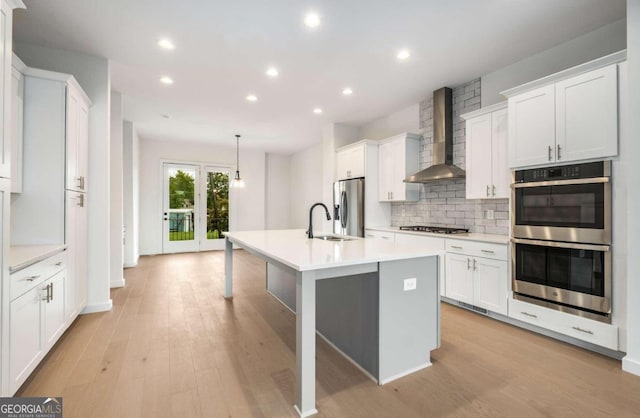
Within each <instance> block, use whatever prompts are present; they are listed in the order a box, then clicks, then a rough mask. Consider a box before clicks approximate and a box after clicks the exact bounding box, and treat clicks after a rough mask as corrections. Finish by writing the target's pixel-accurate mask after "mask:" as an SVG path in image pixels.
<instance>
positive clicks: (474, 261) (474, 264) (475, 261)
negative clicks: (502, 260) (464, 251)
mask: <svg viewBox="0 0 640 418" xmlns="http://www.w3.org/2000/svg"><path fill="white" fill-rule="evenodd" d="M473 269H474V270H478V261H477V260H476V259H475V258H474V259H473Z"/></svg>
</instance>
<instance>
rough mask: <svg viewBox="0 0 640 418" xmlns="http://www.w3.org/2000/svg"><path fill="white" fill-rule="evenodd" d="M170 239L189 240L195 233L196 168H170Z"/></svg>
mask: <svg viewBox="0 0 640 418" xmlns="http://www.w3.org/2000/svg"><path fill="white" fill-rule="evenodd" d="M168 171H169V241H188V240H193V239H194V234H195V217H194V215H195V213H194V211H195V178H196V173H195V170H194V169H190V168H186V167H180V168H177V167H170V168H169V170H168Z"/></svg>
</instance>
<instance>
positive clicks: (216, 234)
mask: <svg viewBox="0 0 640 418" xmlns="http://www.w3.org/2000/svg"><path fill="white" fill-rule="evenodd" d="M228 230H229V174H228V173H221V172H215V171H208V172H207V239H221V238H224V232H225V231H228Z"/></svg>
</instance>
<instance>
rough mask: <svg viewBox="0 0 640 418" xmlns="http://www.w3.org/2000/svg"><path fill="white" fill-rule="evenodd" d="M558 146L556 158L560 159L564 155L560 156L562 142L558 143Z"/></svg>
mask: <svg viewBox="0 0 640 418" xmlns="http://www.w3.org/2000/svg"><path fill="white" fill-rule="evenodd" d="M557 148H558V149H557V150H556V159H558V160H559V159H560V158H562V157H561V156H560V144H558V145H557Z"/></svg>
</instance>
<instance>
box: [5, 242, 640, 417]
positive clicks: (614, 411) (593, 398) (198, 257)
mask: <svg viewBox="0 0 640 418" xmlns="http://www.w3.org/2000/svg"><path fill="white" fill-rule="evenodd" d="M235 260H236V261H235V263H234V267H235V270H234V273H235V277H236V279H235V280H234V292H235V298H234V300H233V302H229V301H225V300H224V299H223V297H222V291H223V271H224V253H223V252H210V253H200V254H178V255H166V256H155V257H142V258H141V259H140V264H139V266H138V267H136V268H133V269H127V270H126V271H125V276H126V283H127V286H126V287H125V288H122V289H115V290H113V291H112V292H111V296H112V298H113V303H114V307H113V310H112V311H110V312H107V313H100V314H92V315H84V316H80V317H79V318H78V320H76V322H75V323H74V324H73V325H72V326H71V327H70V328H69V330H68V331H67V332H66V333H65V334H64V336H63V337H62V338H61V340H60V341H59V342H58V344H57V345H56V346H55V347H54V348H53V349H52V351H51V352H50V354H49V355H48V356H47V358H45V359H44V360H43V362H42V363H41V365H40V366H39V368H38V369H37V370H36V371H35V372H34V373H33V375H32V376H31V377H30V379H29V380H28V381H27V382H26V383H25V385H24V386H23V387H22V388H21V390H20V391H19V393H18V394H17V395H18V396H62V397H63V405H64V412H65V414H64V416H65V417H66V418H71V417H82V418H85V417H118V418H120V417H229V416H233V417H295V416H296V415H295V414H294V411H293V408H292V404H293V401H294V377H295V376H294V367H295V317H294V315H293V314H292V313H291V312H289V311H288V310H287V309H285V308H284V307H283V306H282V305H281V304H280V303H279V302H277V301H276V300H275V299H274V298H273V297H271V296H270V295H269V294H268V293H267V292H266V291H265V288H264V284H265V265H264V263H263V262H261V261H260V260H258V259H257V258H255V257H253V256H251V255H249V254H247V253H245V252H244V251H236V255H235ZM432 360H433V366H432V367H430V368H427V369H425V370H422V371H420V372H417V373H415V374H413V375H410V376H408V377H405V378H403V379H400V380H398V381H395V382H392V383H389V384H387V385H385V386H382V387H379V386H377V385H375V384H374V383H373V382H372V381H371V380H369V379H368V378H367V377H365V376H364V375H363V374H362V373H360V372H359V371H358V370H357V369H356V368H355V367H353V366H352V365H351V364H350V363H349V362H347V361H346V360H345V359H344V358H342V357H341V356H340V355H338V354H336V352H335V351H333V350H332V349H331V348H329V347H328V346H327V344H325V343H324V342H323V341H322V340H320V339H318V341H317V406H318V409H319V411H320V414H319V415H318V416H319V417H441V416H460V417H524V416H526V417H529V416H531V417H595V416H615V417H623V416H629V417H631V416H640V377H637V376H633V375H630V374H626V373H624V372H622V371H621V369H620V362H619V361H616V360H612V359H610V358H607V357H604V356H601V355H598V354H594V353H591V352H588V351H585V350H582V349H579V348H576V347H573V346H571V345H568V344H565V343H562V342H558V341H555V340H552V339H549V338H546V337H543V336H540V335H537V334H533V333H531V332H528V331H525V330H522V329H519V328H515V327H512V326H510V325H507V324H504V323H501V322H498V321H495V320H492V319H489V318H486V317H483V316H480V315H478V314H475V313H472V312H468V311H465V310H462V309H459V308H455V307H452V306H449V305H443V306H442V347H441V348H440V349H438V350H436V351H434V352H433V353H432Z"/></svg>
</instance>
